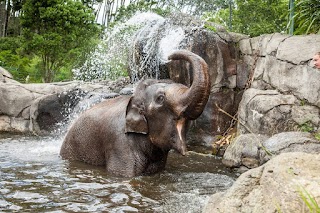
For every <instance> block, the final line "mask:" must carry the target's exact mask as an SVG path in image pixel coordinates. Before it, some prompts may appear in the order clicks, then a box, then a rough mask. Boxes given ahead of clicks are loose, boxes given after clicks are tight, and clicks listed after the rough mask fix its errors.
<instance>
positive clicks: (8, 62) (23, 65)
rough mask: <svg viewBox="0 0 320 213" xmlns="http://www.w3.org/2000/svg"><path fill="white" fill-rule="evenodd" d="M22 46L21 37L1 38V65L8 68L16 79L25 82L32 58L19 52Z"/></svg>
mask: <svg viewBox="0 0 320 213" xmlns="http://www.w3.org/2000/svg"><path fill="white" fill-rule="evenodd" d="M20 46H21V41H20V39H19V37H2V38H0V66H1V67H3V68H5V69H6V70H8V71H9V72H10V73H11V74H12V76H13V78H14V79H15V80H17V81H20V82H25V79H26V77H27V76H28V71H27V69H28V66H29V64H30V59H29V58H27V57H24V56H23V55H21V54H19V52H20V51H19V50H20V49H19V48H20Z"/></svg>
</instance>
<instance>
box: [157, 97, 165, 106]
mask: <svg viewBox="0 0 320 213" xmlns="http://www.w3.org/2000/svg"><path fill="white" fill-rule="evenodd" d="M163 101H164V95H159V96H158V97H157V99H156V103H157V104H162V103H163Z"/></svg>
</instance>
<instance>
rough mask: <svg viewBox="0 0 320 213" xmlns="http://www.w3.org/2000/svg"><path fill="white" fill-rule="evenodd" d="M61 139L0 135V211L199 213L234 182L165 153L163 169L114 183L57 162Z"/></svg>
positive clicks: (213, 163) (198, 158) (212, 166)
mask: <svg viewBox="0 0 320 213" xmlns="http://www.w3.org/2000/svg"><path fill="white" fill-rule="evenodd" d="M61 144H62V138H61V137H35V136H21V135H4V134H2V135H0V211H1V212H175V213H180V212H181V213H182V212H183V213H187V212H190V213H192V212H201V209H202V208H203V206H204V204H205V202H206V201H207V199H208V197H209V196H210V195H211V194H213V193H215V192H219V191H223V190H226V189H228V188H229V187H230V186H231V185H232V183H233V182H234V180H235V178H236V177H235V175H234V174H232V173H230V172H229V171H228V170H227V169H226V168H225V167H224V166H223V165H221V160H220V159H218V158H216V157H214V156H212V155H203V154H198V153H195V152H188V154H187V156H184V157H183V156H180V155H179V154H176V153H174V152H171V153H170V154H169V158H168V163H167V165H166V169H165V170H164V171H163V172H160V173H157V174H154V175H151V176H139V177H135V178H118V177H113V176H110V175H108V174H107V173H106V172H105V170H104V168H103V167H95V166H91V165H86V164H83V163H69V162H68V161H64V160H62V159H61V158H60V157H59V151H60V146H61Z"/></svg>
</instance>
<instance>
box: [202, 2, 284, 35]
mask: <svg viewBox="0 0 320 213" xmlns="http://www.w3.org/2000/svg"><path fill="white" fill-rule="evenodd" d="M232 8H233V9H232V11H231V12H232V31H233V32H238V33H243V34H247V35H250V36H259V35H261V34H268V33H274V32H284V31H285V30H286V23H287V19H286V14H287V0H246V1H243V0H235V1H234V5H233V7H232ZM229 16H230V10H229V8H227V7H225V8H224V9H220V10H218V11H215V12H209V13H206V14H205V15H204V16H203V18H204V19H206V20H208V21H212V22H215V23H218V24H221V25H223V26H225V27H226V28H228V26H229V23H230V20H229V18H230V17H229Z"/></svg>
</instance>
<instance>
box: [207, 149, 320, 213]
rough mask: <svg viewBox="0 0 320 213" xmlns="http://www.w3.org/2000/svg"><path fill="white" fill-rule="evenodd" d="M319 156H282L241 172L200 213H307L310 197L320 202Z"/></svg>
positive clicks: (285, 154) (304, 154) (297, 154)
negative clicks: (231, 183)
mask: <svg viewBox="0 0 320 213" xmlns="http://www.w3.org/2000/svg"><path fill="white" fill-rule="evenodd" d="M319 164H320V155H318V154H308V153H301V152H293V153H283V154H280V155H279V156H276V157H275V158H273V159H271V160H270V161H268V162H267V163H266V164H264V165H262V166H260V167H258V168H255V169H251V170H249V171H247V172H245V173H243V174H242V175H241V176H240V177H239V178H238V179H237V180H236V181H235V183H234V184H233V186H232V187H231V188H229V189H228V190H227V191H225V192H220V193H216V194H214V195H212V196H211V197H210V199H209V201H208V203H207V204H206V206H205V208H204V210H203V213H207V212H208V213H209V212H210V213H211V212H221V213H233V212H234V213H238V212H246V213H249V212H265V213H273V212H293V213H294V212H297V213H298V212H309V210H308V207H307V205H306V202H305V201H304V200H303V199H304V198H306V199H307V200H308V202H311V201H310V198H309V196H308V195H311V197H312V198H313V199H314V201H315V202H317V203H319V202H320V187H319V182H320V170H319Z"/></svg>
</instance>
